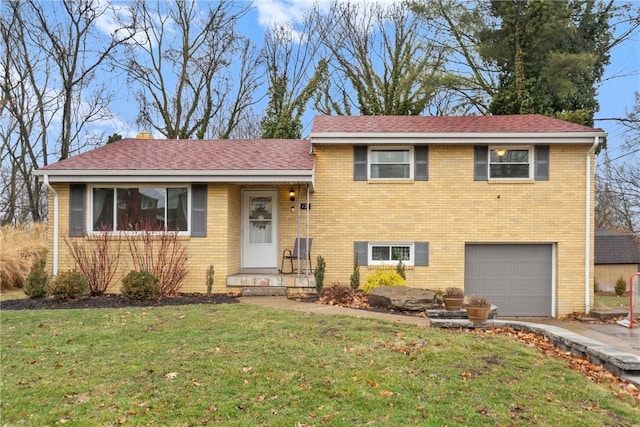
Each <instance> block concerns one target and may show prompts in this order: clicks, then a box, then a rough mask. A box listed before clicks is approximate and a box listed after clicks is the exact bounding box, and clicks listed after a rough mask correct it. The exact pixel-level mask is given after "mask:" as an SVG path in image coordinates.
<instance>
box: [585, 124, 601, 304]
mask: <svg viewBox="0 0 640 427" xmlns="http://www.w3.org/2000/svg"><path fill="white" fill-rule="evenodd" d="M598 145H600V137H598V136H596V137H595V139H594V142H593V145H592V146H591V148H590V149H589V151H588V152H587V159H586V171H587V180H586V188H585V195H586V197H585V208H584V212H585V230H584V308H585V310H584V311H585V313H589V311H590V307H591V280H590V279H591V155H592V154H593V152H594V151H595V149H596V148H597V147H598Z"/></svg>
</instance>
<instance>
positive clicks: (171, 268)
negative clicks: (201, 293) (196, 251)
mask: <svg viewBox="0 0 640 427" xmlns="http://www.w3.org/2000/svg"><path fill="white" fill-rule="evenodd" d="M141 227H142V231H140V232H138V233H131V234H127V235H126V239H127V243H128V245H129V253H130V254H131V261H132V262H133V267H134V268H135V269H136V270H137V271H148V272H149V273H151V274H153V275H154V276H156V277H157V278H158V283H159V285H160V295H161V296H172V295H176V294H177V293H178V291H179V290H180V288H181V287H182V281H183V280H184V278H185V277H186V276H187V273H188V268H187V261H188V260H189V254H188V252H187V248H186V246H184V245H183V244H182V242H181V240H180V237H179V236H178V232H177V231H175V230H165V229H164V228H163V227H162V226H161V225H158V224H155V223H154V222H153V221H151V222H148V223H144V224H142V225H141Z"/></svg>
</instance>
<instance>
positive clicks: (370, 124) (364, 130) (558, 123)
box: [311, 114, 606, 143]
mask: <svg viewBox="0 0 640 427" xmlns="http://www.w3.org/2000/svg"><path fill="white" fill-rule="evenodd" d="M398 137H400V138H402V137H404V138H411V139H413V140H415V139H416V138H424V139H425V142H457V143H469V140H472V139H487V138H490V139H493V140H496V138H498V139H502V140H509V141H510V142H512V143H530V142H531V141H532V140H533V139H541V138H549V139H550V141H549V142H550V143H553V142H554V140H555V142H558V143H593V141H594V137H600V138H605V137H606V133H605V132H604V131H603V130H602V129H598V128H591V127H588V126H582V125H578V124H575V123H570V122H566V121H564V120H559V119H554V118H551V117H546V116H542V115H539V114H528V115H506V116H317V117H316V118H315V119H314V122H313V128H312V129H311V140H312V141H313V142H314V143H318V142H319V143H322V142H324V143H340V142H341V140H340V139H341V138H342V141H343V142H344V139H343V138H364V139H366V140H367V141H365V142H367V143H368V142H371V139H372V138H388V139H390V138H395V139H397V138H398ZM400 142H402V141H400Z"/></svg>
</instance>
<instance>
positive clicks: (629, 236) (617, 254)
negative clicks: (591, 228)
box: [595, 229, 640, 264]
mask: <svg viewBox="0 0 640 427" xmlns="http://www.w3.org/2000/svg"><path fill="white" fill-rule="evenodd" d="M595 263H596V264H640V238H639V237H638V236H636V235H634V234H633V233H623V232H618V231H611V230H603V229H597V230H596V233H595Z"/></svg>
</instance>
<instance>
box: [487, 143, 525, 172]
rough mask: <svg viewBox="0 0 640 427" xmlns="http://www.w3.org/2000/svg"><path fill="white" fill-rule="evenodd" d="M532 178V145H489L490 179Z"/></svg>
mask: <svg viewBox="0 0 640 427" xmlns="http://www.w3.org/2000/svg"><path fill="white" fill-rule="evenodd" d="M504 178H506V179H532V178H533V148H532V147H489V179H504Z"/></svg>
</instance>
